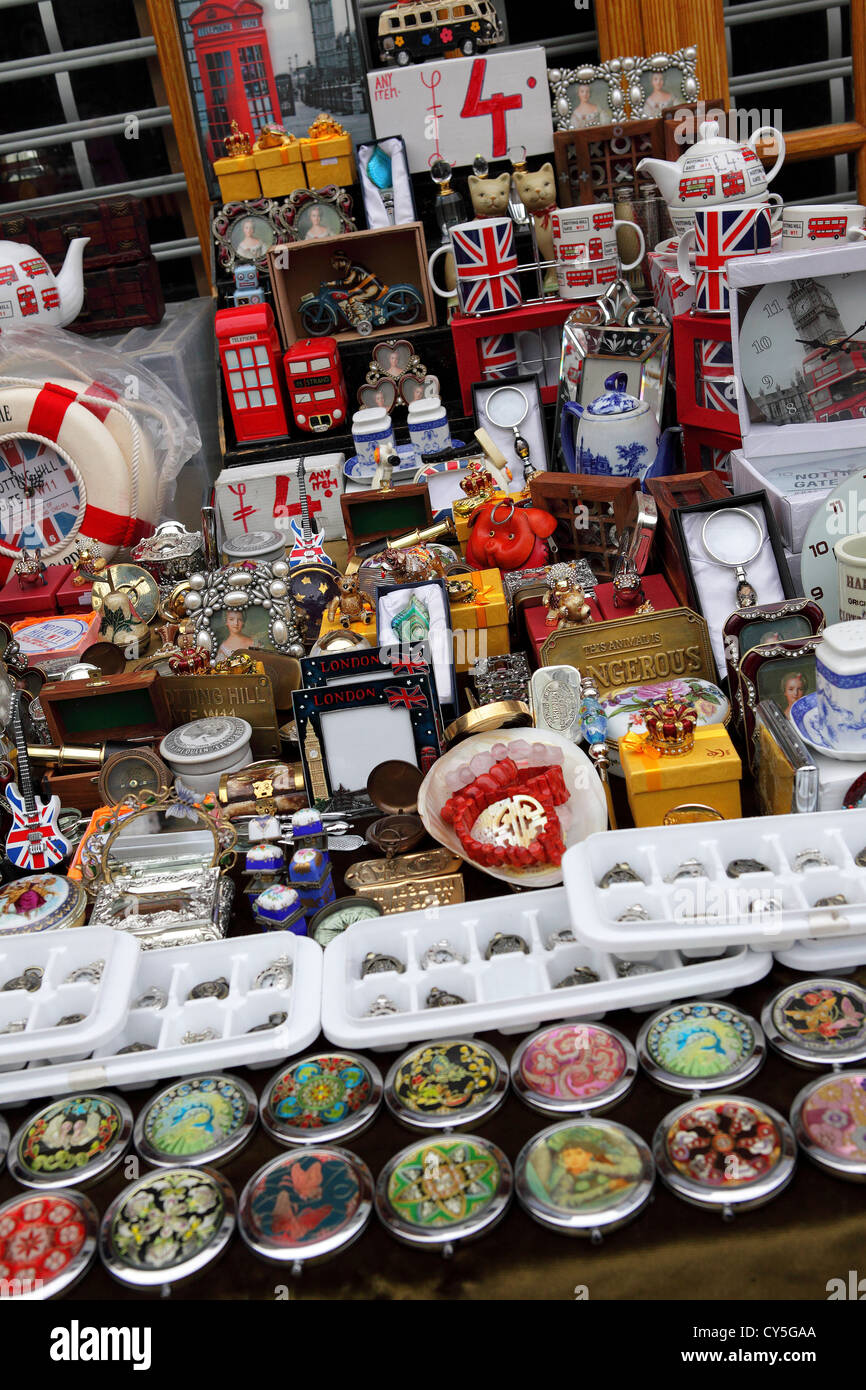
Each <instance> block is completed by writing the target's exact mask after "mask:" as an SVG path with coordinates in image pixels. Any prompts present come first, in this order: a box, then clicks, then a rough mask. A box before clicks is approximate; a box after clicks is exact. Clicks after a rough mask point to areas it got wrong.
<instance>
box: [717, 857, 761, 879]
mask: <svg viewBox="0 0 866 1390" xmlns="http://www.w3.org/2000/svg"><path fill="white" fill-rule="evenodd" d="M725 872H726V874H727V875H728V878H742V877H743V874H768V873H769V872H770V870H769V869H768V868H767V866H766V864H762V863H761V861H760V859H732V860H731V862H730V864H729V865H728V867H727V869H726V870H725Z"/></svg>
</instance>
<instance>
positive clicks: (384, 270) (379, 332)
mask: <svg viewBox="0 0 866 1390" xmlns="http://www.w3.org/2000/svg"><path fill="white" fill-rule="evenodd" d="M307 167H308V168H309V166H307ZM330 182H333V179H331V180H330ZM336 251H342V252H344V253H345V255H346V256H348V258H349V261H350V262H351V263H352V264H353V265H355V264H357V265H361V266H363V267H364V269H365V270H366V271H369V272H370V273H371V274H373V275H375V276H376V278H377V280H378V281H379V283H380V284H382V285H383V286H384V285H387V286H394V285H398V284H401V285H411V286H412V288H413V289H414V290H415V291H416V292H417V293H418V295H420V298H421V308H420V311H419V313H418V317H417V318H416V319H413V320H412V321H411V322H407V321H406V319H405V317H404V318H403V320H402V322H401V323H400V324H398V323H397V321H396V319H391V320H390V322H388V323H385V324H383V325H382V326H380V327H374V328H373V329H372V331H371V332H370V333H368V334H363V333H358V331H357V329H355V328H354V327H352V326H351V325H350V323H349V321H348V320H347V319H346V318H345V317H342V316H341V317H340V318H339V320H338V323H337V326H336V327H329V329H328V332H329V335H330V337H332V338H336V340H337V342H338V343H344V342H357V341H359V339H362V338H363V339H365V340H366V339H367V338H377V337H382V336H383V335H390V336H391V337H394V336H396V335H397V330H398V328H399V330H400V333H401V334H404V333H407V332H416V333H417V331H418V330H419V329H421V328H430V327H431V326H432V325H433V324H434V323H435V322H436V311H435V308H434V305H433V294H432V291H431V289H430V283H429V281H428V279H427V252H426V247H425V242H424V229H423V227H422V225H421V223H420V222H410V223H409V224H408V225H407V226H403V227H380V228H379V229H378V230H377V231H373V232H369V231H368V232H345V233H344V234H343V235H342V236H333V237H327V238H325V239H324V240H323V241H296V242H288V243H286V245H284V246H272V247H271V249H270V250H269V252H268V270H269V273H270V277H271V288H272V290H273V294H274V304H275V306H276V311H277V322H278V324H279V329H280V337H281V338H282V342H283V347H284V348H288V347H291V345H292V343H295V342H297V340H298V339H299V338H307V337H309V332H308V330H307V328H306V327H305V326H304V323H303V320H302V319H301V316H300V312H299V306H300V303H301V299H302V298H303V296H304V295H306V294H311V295H314V296H319V294H320V290H321V288H322V286H324V285H326V284H327V282H328V281H334V280H336V278H337V275H336V271H335V270H334V268H333V267H332V265H331V258H332V256H333V255H334V253H335V252H336ZM329 302H330V301H329Z"/></svg>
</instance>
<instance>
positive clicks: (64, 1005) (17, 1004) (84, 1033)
mask: <svg viewBox="0 0 866 1390" xmlns="http://www.w3.org/2000/svg"><path fill="white" fill-rule="evenodd" d="M139 953H140V952H139V946H138V942H137V941H135V940H134V938H132V937H130V936H126V935H125V934H124V933H123V932H116V931H113V930H112V929H111V928H109V927H92V928H91V927H74V928H72V929H71V930H70V929H67V930H65V931H51V932H28V933H22V934H21V935H20V936H0V986H2V985H4V984H6V983H7V982H8V981H10V980H13V979H18V978H20V977H21V976H22V975H23V974H24V971H25V970H27V969H32V968H34V967H36V968H38V969H40V970H42V972H43V975H42V982H41V984H40V986H39V989H36V990H32V991H31V990H26V989H0V1029H5V1028H8V1027H10V1026H11V1025H13V1024H17V1023H21V1022H23V1023H25V1024H26V1026H25V1027H24V1029H22V1030H21V1031H20V1032H18V1031H16V1032H14V1033H5V1032H2V1033H0V1067H7V1066H10V1065H12V1066H20V1065H22V1059H24V1060H26V1061H34V1060H36V1059H40V1058H44V1057H50V1058H61V1057H67V1058H68V1057H73V1056H82V1055H83V1056H85V1057H86V1056H87V1054H88V1053H90V1052H92V1051H93V1050H94V1048H95V1047H97V1046H98V1045H99V1044H101V1043H103V1042H104V1041H105V1039H106V1038H110V1037H111V1035H112V1033H116V1032H117V1030H118V1028H119V1027H120V1026H121V1025H122V1023H123V1020H124V1019H125V1018H126V1013H127V1009H128V1007H129V997H130V990H131V988H132V980H133V975H134V971H135V965H136V962H137V960H138V956H139ZM97 961H101V962H102V974H101V977H100V979H99V981H98V982H97V983H93V984H88V983H78V984H67V983H65V982H66V981H67V980H68V978H69V976H70V975H71V974H73V973H74V972H75V971H76V970H80V969H82V968H83V967H84V966H88V965H94V964H96V962H97ZM75 1014H83V1015H84V1017H83V1018H82V1020H81V1022H80V1023H67V1024H63V1025H62V1026H61V1027H58V1026H57V1025H58V1024H59V1022H60V1019H61V1018H68V1017H69V1016H70V1015H75Z"/></svg>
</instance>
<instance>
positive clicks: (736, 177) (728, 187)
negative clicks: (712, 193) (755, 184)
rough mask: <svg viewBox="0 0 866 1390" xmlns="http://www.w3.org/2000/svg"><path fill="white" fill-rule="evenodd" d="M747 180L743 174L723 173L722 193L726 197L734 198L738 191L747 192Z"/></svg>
mask: <svg viewBox="0 0 866 1390" xmlns="http://www.w3.org/2000/svg"><path fill="white" fill-rule="evenodd" d="M745 191H746V180H745V176H744V175H743V174H739V173H737V174H733V173H732V174H722V193H723V194H724V196H725V197H726V198H733V197H735V196H736V194H738V193H745Z"/></svg>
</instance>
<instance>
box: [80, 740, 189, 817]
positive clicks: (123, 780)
mask: <svg viewBox="0 0 866 1390" xmlns="http://www.w3.org/2000/svg"><path fill="white" fill-rule="evenodd" d="M172 781H173V778H172V775H171V773H170V772H169V770H168V768H167V767H166V765H165V763H164V762H163V761H162V759H161V758H160V757H158V756H157V755H156V753H154V752H152V751H151V750H150V749H149V748H135V749H129V750H124V751H123V752H120V753H112V754H111V756H110V757H109V758H107V759H106V761H105V764H104V765H103V768H102V771H101V772H100V774H99V782H98V788H99V795H100V797H101V798H102V800H101V802H100V804H101V805H102V806H119V805H120V804H121V802H123V801H125V800H126V798H127V797H128V796H130V795H132V796H140V795H141V793H142V792H145V791H146V792H154V793H155V794H156V795H157V796H161V795H162V793H163V792H164V791H167V790H168V788H169V787H170V786H171V784H172Z"/></svg>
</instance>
